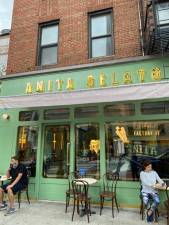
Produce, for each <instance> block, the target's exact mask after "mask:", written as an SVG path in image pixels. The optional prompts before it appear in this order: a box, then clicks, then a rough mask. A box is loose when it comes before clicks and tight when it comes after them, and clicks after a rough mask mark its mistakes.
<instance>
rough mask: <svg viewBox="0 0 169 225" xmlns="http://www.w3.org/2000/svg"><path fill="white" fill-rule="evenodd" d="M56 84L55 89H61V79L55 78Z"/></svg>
mask: <svg viewBox="0 0 169 225" xmlns="http://www.w3.org/2000/svg"><path fill="white" fill-rule="evenodd" d="M56 85H57V90H58V91H62V88H63V80H61V79H58V80H56Z"/></svg>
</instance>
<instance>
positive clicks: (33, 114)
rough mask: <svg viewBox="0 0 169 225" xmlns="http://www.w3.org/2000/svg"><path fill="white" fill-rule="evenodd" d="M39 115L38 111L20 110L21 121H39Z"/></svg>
mask: <svg viewBox="0 0 169 225" xmlns="http://www.w3.org/2000/svg"><path fill="white" fill-rule="evenodd" d="M37 120H39V115H38V112H37V111H21V112H19V121H37Z"/></svg>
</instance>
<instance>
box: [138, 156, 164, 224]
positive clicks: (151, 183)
mask: <svg viewBox="0 0 169 225" xmlns="http://www.w3.org/2000/svg"><path fill="white" fill-rule="evenodd" d="M143 167H144V171H141V173H140V180H141V185H142V190H141V196H142V199H143V203H144V205H145V206H146V209H147V211H146V212H147V222H156V221H155V211H156V210H157V207H158V204H159V203H160V200H159V195H158V191H157V190H156V189H155V185H156V184H157V183H158V184H159V185H161V186H163V185H165V183H164V181H163V180H162V179H161V178H160V177H159V175H158V174H157V172H156V171H154V170H153V169H152V163H151V161H149V160H147V161H145V162H144V163H143ZM150 199H151V200H152V205H150Z"/></svg>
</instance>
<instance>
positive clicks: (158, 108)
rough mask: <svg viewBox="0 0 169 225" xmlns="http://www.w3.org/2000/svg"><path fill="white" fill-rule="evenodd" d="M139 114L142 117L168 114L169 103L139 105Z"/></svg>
mask: <svg viewBox="0 0 169 225" xmlns="http://www.w3.org/2000/svg"><path fill="white" fill-rule="evenodd" d="M141 113H142V114H144V115H151V114H166V113H169V102H167V101H166V102H145V103H142V104H141Z"/></svg>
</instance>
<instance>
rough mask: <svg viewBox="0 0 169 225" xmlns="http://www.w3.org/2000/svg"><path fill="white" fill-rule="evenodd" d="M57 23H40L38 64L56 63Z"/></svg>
mask: <svg viewBox="0 0 169 225" xmlns="http://www.w3.org/2000/svg"><path fill="white" fill-rule="evenodd" d="M57 51H58V23H57V22H52V23H47V24H42V25H40V39H39V58H38V63H39V65H50V64H56V63H57Z"/></svg>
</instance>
